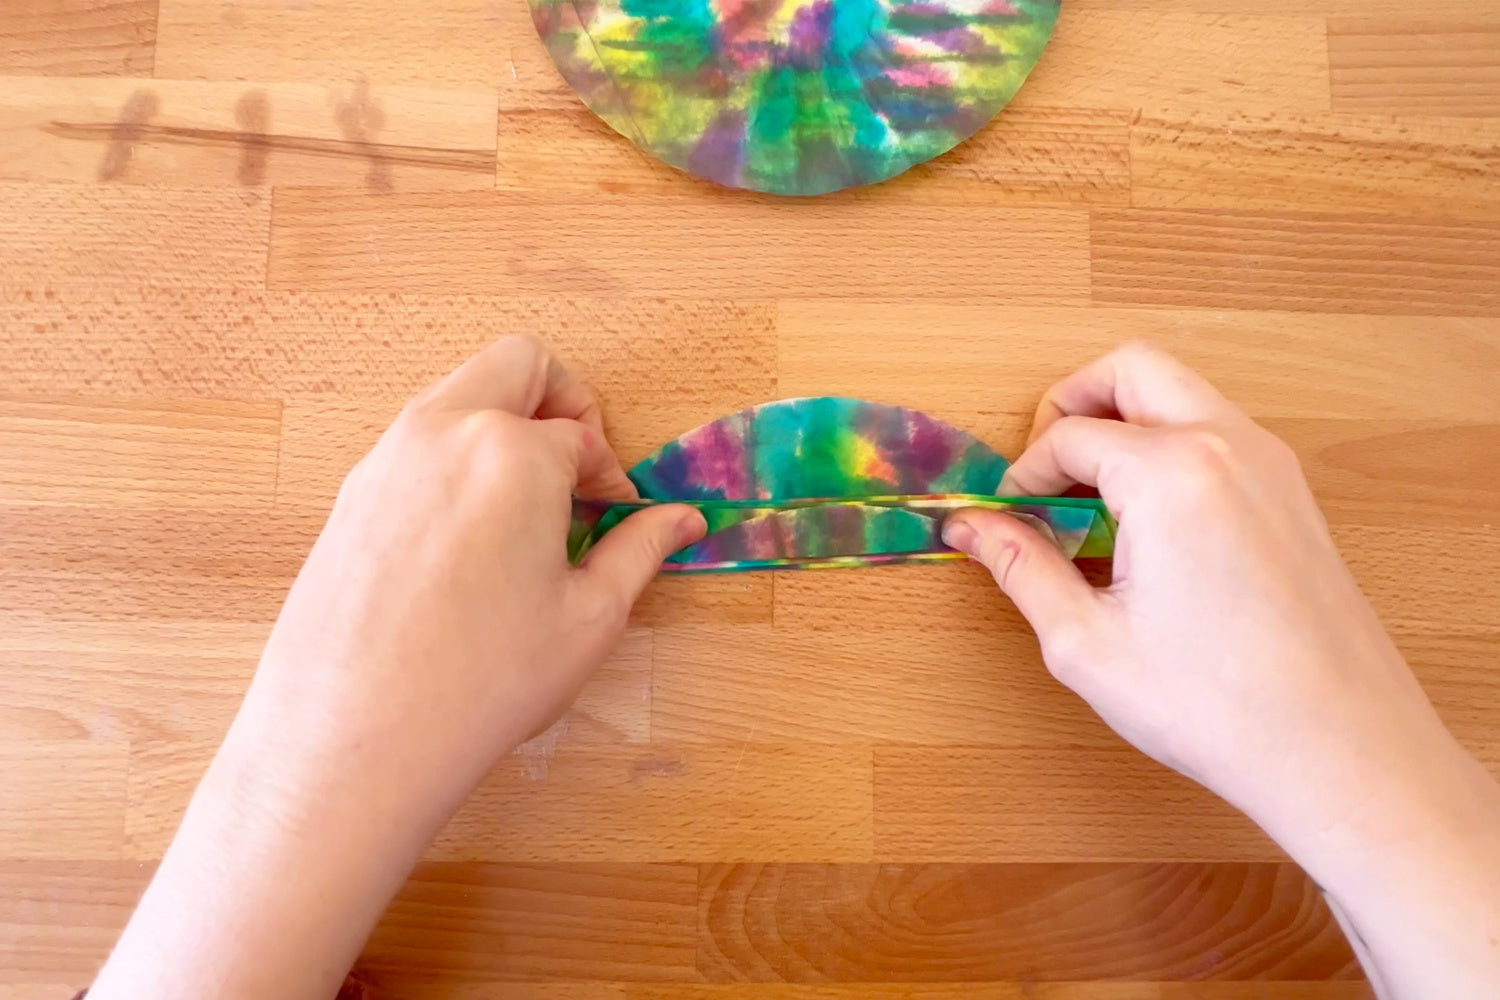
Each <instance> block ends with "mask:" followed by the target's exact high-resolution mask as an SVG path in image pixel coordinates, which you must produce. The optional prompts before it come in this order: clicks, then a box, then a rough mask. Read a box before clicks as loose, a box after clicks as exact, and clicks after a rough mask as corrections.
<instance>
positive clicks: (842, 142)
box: [528, 0, 1060, 195]
mask: <svg viewBox="0 0 1500 1000" xmlns="http://www.w3.org/2000/svg"><path fill="white" fill-rule="evenodd" d="M528 2H529V3H530V4H531V11H532V20H533V22H534V23H535V25H536V29H537V32H538V34H540V35H541V37H542V41H543V42H544V43H545V44H546V46H547V51H548V52H549V53H550V54H551V56H552V59H553V61H554V62H555V63H556V64H557V67H558V69H559V70H561V71H562V75H563V76H564V78H566V79H567V81H568V83H569V84H571V85H572V87H573V89H574V90H576V91H577V92H578V94H579V95H580V96H581V97H582V98H583V100H584V103H586V104H587V105H588V106H589V107H590V108H591V109H592V110H593V111H594V113H595V114H597V115H598V116H599V117H600V118H602V119H604V120H605V121H606V122H608V123H609V124H610V125H611V126H612V127H613V128H614V129H615V130H616V131H618V132H620V133H622V134H624V135H625V136H627V137H629V138H630V139H631V140H632V141H633V142H635V144H636V145H638V146H640V147H641V148H642V149H644V150H646V151H647V152H649V153H651V154H653V155H655V156H657V157H659V158H660V159H662V160H665V161H666V162H667V163H670V164H671V165H672V166H674V167H678V168H680V169H682V170H686V171H688V172H689V173H692V174H696V175H698V176H700V177H704V178H707V179H708V180H711V181H716V182H718V183H720V184H725V185H728V186H730V187H741V188H750V189H752V190H756V191H766V192H770V193H772V194H786V195H815V194H823V193H826V192H829V191H836V190H838V189H840V188H846V187H853V186H856V185H860V184H871V183H875V182H877V181H882V180H885V179H887V178H890V177H894V176H895V175H897V174H899V173H901V172H903V171H905V170H908V169H910V168H911V167H913V166H915V165H916V164H918V163H922V162H924V161H926V160H930V159H932V158H933V157H934V156H939V155H941V154H943V153H946V152H947V151H948V150H950V149H952V148H953V147H954V146H956V145H957V144H958V143H960V142H962V141H963V140H964V139H967V138H968V137H969V136H971V135H973V134H974V133H975V132H976V131H978V130H979V129H980V128H981V127H982V126H983V125H984V124H985V123H986V122H988V121H989V120H990V119H991V118H993V117H994V116H995V115H996V114H997V113H999V111H1000V109H1002V108H1003V107H1005V105H1006V104H1007V103H1009V102H1010V99H1011V98H1012V97H1013V96H1014V95H1015V93H1016V91H1017V90H1018V89H1019V88H1020V86H1021V84H1022V83H1023V82H1025V80H1026V77H1027V75H1028V74H1029V73H1030V72H1031V70H1032V67H1033V66H1035V65H1036V62H1037V60H1038V58H1039V57H1040V56H1041V53H1042V49H1043V47H1044V46H1045V45H1046V44H1047V40H1048V39H1049V38H1050V37H1051V35H1052V30H1053V27H1054V25H1055V24H1056V22H1057V13H1058V5H1059V2H1060V0H528Z"/></svg>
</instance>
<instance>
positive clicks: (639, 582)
mask: <svg viewBox="0 0 1500 1000" xmlns="http://www.w3.org/2000/svg"><path fill="white" fill-rule="evenodd" d="M707 530H708V526H707V524H705V523H704V520H703V515H702V514H700V513H698V511H697V510H695V509H694V508H692V507H684V506H681V505H677V504H666V505H663V506H660V507H645V508H643V509H641V510H638V511H636V512H635V513H634V514H631V515H630V516H629V517H627V518H625V520H623V521H621V522H620V523H619V524H618V525H616V526H615V527H613V528H611V529H610V531H609V533H608V534H606V535H605V536H604V537H603V538H601V539H599V541H598V542H596V543H595V544H594V547H593V548H591V549H589V552H588V555H586V556H585V557H584V560H583V565H582V567H581V568H580V572H581V573H582V574H583V577H584V581H585V586H587V587H588V588H589V589H590V590H593V591H594V592H595V593H596V594H597V596H598V597H599V599H600V600H601V601H602V602H604V603H605V604H606V606H609V605H618V606H621V607H623V608H624V609H625V610H626V611H629V609H630V608H631V607H633V606H634V605H635V602H636V600H637V599H639V598H640V596H641V591H643V590H645V589H646V585H647V584H648V583H650V582H651V580H652V578H653V577H655V576H656V571H657V570H659V569H661V564H662V563H663V562H665V561H666V559H667V557H668V556H670V555H671V554H672V553H674V552H676V551H677V550H678V549H681V548H684V547H685V546H688V545H691V544H693V543H694V542H696V541H698V539H700V538H702V537H703V534H704V532H705V531H707Z"/></svg>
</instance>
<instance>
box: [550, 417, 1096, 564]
mask: <svg viewBox="0 0 1500 1000" xmlns="http://www.w3.org/2000/svg"><path fill="white" fill-rule="evenodd" d="M1008 467H1009V463H1007V462H1006V460H1005V459H1004V458H1003V457H1001V456H1000V455H998V454H997V453H995V452H994V451H993V450H991V449H990V448H989V447H988V446H987V445H985V444H984V443H983V442H981V441H979V440H978V439H977V438H975V437H974V436H973V435H971V434H967V433H965V432H964V431H961V430H959V429H958V428H956V427H952V426H950V425H949V424H946V423H943V422H942V421H940V420H936V419H934V418H932V417H929V416H927V415H926V414H923V413H918V412H917V411H915V410H909V409H906V408H904V407H899V406H887V405H884V404H880V403H870V402H866V401H863V400H857V399H845V398H840V397H818V398H810V399H791V400H785V401H782V402H777V403H766V404H764V405H762V406H757V407H754V408H752V409H749V410H745V411H742V412H740V413H736V414H733V415H732V416H728V417H724V418H723V419H720V420H716V421H714V422H713V423H710V424H705V425H704V426H702V427H699V428H698V429H696V430H693V431H689V432H688V433H687V434H684V435H683V436H682V437H680V438H678V439H677V440H676V441H673V442H671V443H670V444H668V445H666V446H664V447H663V448H662V449H661V450H659V451H658V452H656V454H654V455H652V456H651V457H650V458H647V459H646V460H644V461H643V462H641V463H640V464H638V465H637V466H635V468H633V469H631V470H630V478H631V480H632V481H633V482H634V483H635V484H636V486H637V488H638V489H639V490H640V494H641V497H642V499H641V500H640V501H638V502H632V503H618V502H612V501H602V500H590V499H587V498H581V499H578V500H575V501H574V504H573V526H572V532H571V534H570V536H569V539H568V552H569V556H570V558H572V559H573V560H575V561H576V560H577V559H579V558H581V557H582V556H583V554H584V553H585V552H586V551H587V550H588V549H589V547H590V546H592V545H593V544H594V542H595V541H597V540H598V539H599V538H600V537H601V536H602V535H604V533H605V532H607V531H609V530H610V529H611V528H612V527H614V526H615V525H616V524H618V523H619V522H620V521H621V520H623V519H624V518H625V517H628V516H629V515H630V514H631V513H632V512H633V511H635V510H638V509H640V508H641V507H643V506H646V505H649V504H653V503H690V504H692V505H694V506H696V507H697V508H698V509H699V510H700V511H702V513H703V516H704V518H705V520H706V521H707V522H708V534H707V535H706V536H705V537H704V539H703V540H702V541H700V542H698V543H697V544H696V545H693V546H690V547H689V548H687V549H684V550H683V551H681V552H678V553H677V554H676V555H674V556H673V557H672V558H671V559H670V560H668V562H667V564H666V565H665V566H663V567H662V568H663V569H665V570H676V571H687V572H692V571H700V572H702V571H715V570H718V571H724V570H745V569H769V568H780V567H788V568H814V567H830V566H851V565H866V564H873V563H888V562H912V561H929V560H943V559H961V558H963V557H962V556H961V555H960V554H959V553H956V552H954V551H953V550H951V549H949V548H948V547H947V546H945V545H944V544H943V542H942V526H943V522H944V521H945V520H946V518H947V517H948V516H949V515H950V514H951V513H953V512H954V511H956V510H962V509H965V508H971V507H991V508H996V509H1006V510H1010V511H1012V512H1014V513H1017V514H1023V515H1026V516H1029V517H1033V518H1036V519H1037V520H1038V521H1040V522H1042V523H1043V524H1045V525H1046V526H1047V527H1049V528H1050V529H1051V531H1052V533H1053V535H1055V536H1056V538H1057V540H1058V543H1059V544H1060V545H1061V546H1062V548H1063V551H1064V552H1065V553H1066V554H1067V555H1068V556H1070V557H1079V558H1082V557H1097V556H1108V555H1110V554H1111V552H1112V550H1113V547H1114V530H1115V525H1114V521H1113V520H1112V519H1111V518H1110V516H1109V514H1108V512H1107V511H1106V510H1105V509H1104V506H1103V504H1102V503H1101V502H1100V501H1098V500H1089V499H1074V498H1067V497H1061V498H1033V497H1024V498H1006V497H997V496H995V489H996V488H997V487H998V486H999V485H1000V479H1001V477H1002V476H1004V474H1005V470H1006V469H1007V468H1008Z"/></svg>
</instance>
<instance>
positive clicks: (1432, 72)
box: [1328, 8, 1500, 117]
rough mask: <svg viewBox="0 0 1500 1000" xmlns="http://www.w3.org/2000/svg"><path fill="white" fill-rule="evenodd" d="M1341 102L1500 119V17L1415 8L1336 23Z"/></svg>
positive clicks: (1333, 61)
mask: <svg viewBox="0 0 1500 1000" xmlns="http://www.w3.org/2000/svg"><path fill="white" fill-rule="evenodd" d="M1328 61H1329V67H1330V69H1331V70H1332V83H1333V103H1334V108H1335V109H1336V110H1339V111H1372V112H1375V113H1378V114H1387V115H1474V116H1490V117H1495V116H1500V18H1497V17H1496V16H1495V11H1494V9H1493V8H1490V9H1489V10H1474V11H1473V12H1472V13H1471V15H1470V16H1469V17H1467V18H1465V19H1462V20H1459V19H1454V20H1446V19H1443V18H1442V17H1441V13H1440V12H1435V11H1429V10H1425V9H1424V10H1423V11H1422V12H1421V16H1414V12H1412V11H1410V10H1408V11H1406V12H1404V13H1402V14H1401V15H1387V16H1385V17H1347V18H1334V19H1332V20H1330V21H1329V22H1328Z"/></svg>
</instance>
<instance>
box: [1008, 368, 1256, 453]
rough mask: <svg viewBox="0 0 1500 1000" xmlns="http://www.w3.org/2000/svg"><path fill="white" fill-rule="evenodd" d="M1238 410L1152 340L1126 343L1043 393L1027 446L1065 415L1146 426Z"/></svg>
mask: <svg viewBox="0 0 1500 1000" xmlns="http://www.w3.org/2000/svg"><path fill="white" fill-rule="evenodd" d="M1238 412H1240V411H1239V408H1238V407H1236V406H1235V405H1234V404H1233V403H1231V402H1230V401H1229V400H1228V399H1226V398H1225V397H1224V395H1223V394H1222V393H1220V392H1219V390H1217V389H1215V388H1214V387H1213V386H1212V385H1210V384H1209V382H1208V380H1207V379H1205V378H1204V377H1203V376H1201V375H1199V374H1198V373H1197V372H1195V371H1193V370H1192V369H1191V368H1189V367H1188V366H1187V365H1185V364H1183V363H1182V362H1181V361H1178V360H1177V359H1176V358H1174V357H1172V356H1171V355H1170V354H1167V353H1166V352H1165V351H1160V350H1158V349H1156V348H1154V347H1151V346H1149V345H1147V344H1140V343H1135V344H1126V345H1125V346H1124V347H1120V348H1117V349H1115V350H1113V351H1111V352H1110V353H1108V354H1106V355H1105V356H1104V357H1102V358H1099V359H1098V360H1097V361H1094V362H1091V363H1090V364H1088V365H1085V366H1084V367H1083V368H1080V369H1079V370H1078V371H1076V372H1074V373H1073V374H1072V375H1069V376H1068V377H1067V378H1065V379H1063V380H1062V381H1061V382H1058V383H1057V384H1056V385H1054V386H1053V387H1052V388H1051V389H1049V390H1047V394H1046V395H1045V396H1043V397H1042V402H1041V405H1040V406H1038V407H1037V411H1036V419H1035V420H1034V421H1033V422H1032V427H1031V436H1030V438H1029V439H1028V441H1027V443H1028V445H1029V444H1030V443H1031V442H1032V441H1035V440H1036V439H1037V438H1039V437H1040V436H1041V435H1042V433H1043V432H1044V431H1045V430H1046V429H1047V428H1048V427H1051V426H1052V425H1053V424H1055V423H1057V421H1059V420H1061V419H1062V418H1063V417H1116V416H1118V417H1119V418H1120V419H1122V420H1124V421H1125V422H1126V423H1131V424H1138V425H1140V426H1143V427H1157V426H1162V425H1167V424H1193V423H1205V422H1208V421H1210V420H1213V419H1214V418H1216V417H1222V416H1224V415H1226V414H1229V413H1238Z"/></svg>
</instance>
